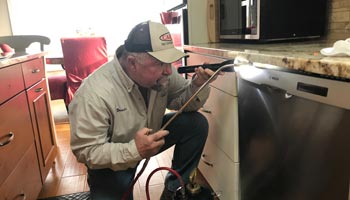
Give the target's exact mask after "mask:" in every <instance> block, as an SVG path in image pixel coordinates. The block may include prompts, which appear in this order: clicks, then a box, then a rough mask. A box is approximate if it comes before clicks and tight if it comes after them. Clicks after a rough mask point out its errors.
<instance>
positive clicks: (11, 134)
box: [0, 132, 15, 147]
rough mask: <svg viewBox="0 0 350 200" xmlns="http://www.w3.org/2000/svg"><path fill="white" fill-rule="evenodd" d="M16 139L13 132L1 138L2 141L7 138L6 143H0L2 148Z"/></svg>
mask: <svg viewBox="0 0 350 200" xmlns="http://www.w3.org/2000/svg"><path fill="white" fill-rule="evenodd" d="M14 137H15V134H14V133H12V132H9V133H8V134H7V135H5V136H3V137H1V138H0V139H4V138H7V140H6V141H5V142H4V143H2V142H0V147H3V146H5V145H7V144H9V143H10V142H11V141H12V140H13V138H14Z"/></svg>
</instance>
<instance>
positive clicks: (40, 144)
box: [27, 79, 57, 181]
mask: <svg viewBox="0 0 350 200" xmlns="http://www.w3.org/2000/svg"><path fill="white" fill-rule="evenodd" d="M27 94H28V101H29V104H30V105H29V108H30V113H31V117H32V122H33V126H34V133H35V142H36V149H37V154H38V157H39V165H40V170H41V177H42V180H43V181H44V180H45V178H46V176H47V174H48V172H49V171H50V168H51V166H52V164H53V161H54V159H55V157H56V154H57V146H56V138H55V133H54V128H53V123H52V118H51V110H50V107H49V106H50V105H49V98H48V93H47V87H46V82H45V79H43V80H42V81H40V82H39V83H37V84H35V85H34V86H33V87H31V88H29V89H28V90H27Z"/></svg>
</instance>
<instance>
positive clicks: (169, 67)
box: [163, 64, 173, 75]
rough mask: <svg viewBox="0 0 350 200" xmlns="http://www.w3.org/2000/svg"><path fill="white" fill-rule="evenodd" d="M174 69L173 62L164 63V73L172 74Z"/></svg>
mask: <svg viewBox="0 0 350 200" xmlns="http://www.w3.org/2000/svg"><path fill="white" fill-rule="evenodd" d="M172 72H173V71H172V69H171V64H165V65H164V71H163V73H164V75H170V74H171V73H172Z"/></svg>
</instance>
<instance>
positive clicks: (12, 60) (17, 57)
mask: <svg viewBox="0 0 350 200" xmlns="http://www.w3.org/2000/svg"><path fill="white" fill-rule="evenodd" d="M46 54H47V53H46V52H36V53H25V52H19V53H15V54H13V55H12V56H10V57H8V58H2V59H0V68H3V67H6V66H9V65H14V64H17V63H21V62H24V61H27V60H31V59H34V58H39V57H43V56H45V55H46Z"/></svg>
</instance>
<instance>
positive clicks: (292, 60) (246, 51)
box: [184, 41, 350, 80]
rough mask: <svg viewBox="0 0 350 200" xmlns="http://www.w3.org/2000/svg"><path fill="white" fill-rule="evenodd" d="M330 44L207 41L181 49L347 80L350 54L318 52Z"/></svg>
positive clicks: (349, 76)
mask: <svg viewBox="0 0 350 200" xmlns="http://www.w3.org/2000/svg"><path fill="white" fill-rule="evenodd" d="M332 46H333V43H327V42H315V41H308V42H290V43H267V44H266V43H265V44H241V43H210V44H196V45H185V46H184V50H186V51H191V52H197V53H203V54H209V55H215V56H220V57H227V58H236V57H239V58H242V59H247V60H249V61H250V62H256V63H262V64H270V65H274V66H278V67H286V68H290V69H295V70H302V71H305V72H312V73H317V74H321V75H327V76H335V77H340V78H345V79H349V80H350V56H347V57H327V56H323V55H322V54H321V53H320V50H321V49H323V48H326V47H332Z"/></svg>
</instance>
